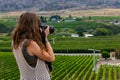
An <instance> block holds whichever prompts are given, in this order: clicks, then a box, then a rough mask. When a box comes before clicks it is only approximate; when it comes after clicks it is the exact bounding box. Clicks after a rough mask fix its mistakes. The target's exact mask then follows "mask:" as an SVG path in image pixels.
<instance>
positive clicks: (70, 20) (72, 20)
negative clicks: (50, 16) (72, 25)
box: [64, 19, 76, 22]
mask: <svg viewBox="0 0 120 80" xmlns="http://www.w3.org/2000/svg"><path fill="white" fill-rule="evenodd" d="M74 21H76V20H75V19H68V20H65V21H64V22H74Z"/></svg>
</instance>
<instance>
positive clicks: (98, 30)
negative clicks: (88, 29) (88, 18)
mask: <svg viewBox="0 0 120 80" xmlns="http://www.w3.org/2000/svg"><path fill="white" fill-rule="evenodd" d="M93 34H94V35H96V36H105V35H109V30H108V29H107V28H96V29H95V30H94V32H93Z"/></svg>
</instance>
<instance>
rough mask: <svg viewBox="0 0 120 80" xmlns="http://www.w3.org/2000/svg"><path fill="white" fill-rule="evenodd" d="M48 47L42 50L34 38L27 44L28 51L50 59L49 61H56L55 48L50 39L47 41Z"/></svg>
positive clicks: (43, 58) (44, 58)
mask: <svg viewBox="0 0 120 80" xmlns="http://www.w3.org/2000/svg"><path fill="white" fill-rule="evenodd" d="M46 49H47V50H42V49H41V48H40V47H39V45H38V44H37V43H36V42H35V41H32V40H31V41H30V43H29V45H28V46H27V51H28V53H30V54H31V55H36V56H37V57H38V58H40V59H42V60H45V61H48V62H53V61H55V56H54V52H53V49H52V47H51V45H50V43H49V42H48V41H47V42H46Z"/></svg>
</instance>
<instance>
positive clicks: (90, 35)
mask: <svg viewBox="0 0 120 80" xmlns="http://www.w3.org/2000/svg"><path fill="white" fill-rule="evenodd" d="M84 36H85V37H86V38H87V37H92V36H94V35H93V34H84Z"/></svg>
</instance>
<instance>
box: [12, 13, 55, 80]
mask: <svg viewBox="0 0 120 80" xmlns="http://www.w3.org/2000/svg"><path fill="white" fill-rule="evenodd" d="M41 31H42V29H41V28H40V19H39V17H38V16H37V15H36V14H35V13H30V12H26V13H23V14H22V15H21V16H20V18H19V20H18V23H17V26H16V27H15V29H14V30H13V33H12V48H13V54H14V56H15V59H16V62H17V64H18V67H19V70H20V80H50V74H49V69H48V66H47V65H46V63H45V62H46V61H47V62H53V61H54V60H55V56H54V53H53V50H52V47H51V45H50V43H49V42H48V40H47V36H48V34H49V26H48V27H47V29H46V30H45V35H46V37H45V44H43V42H42V37H41V35H42V34H41Z"/></svg>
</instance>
